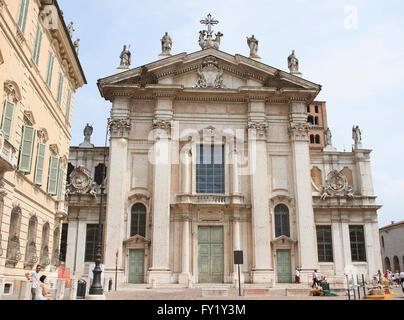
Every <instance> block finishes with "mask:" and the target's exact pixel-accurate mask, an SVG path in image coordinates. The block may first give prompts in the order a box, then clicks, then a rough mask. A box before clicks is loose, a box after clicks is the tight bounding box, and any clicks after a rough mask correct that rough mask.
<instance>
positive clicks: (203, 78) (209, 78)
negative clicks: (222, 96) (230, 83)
mask: <svg viewBox="0 0 404 320" xmlns="http://www.w3.org/2000/svg"><path fill="white" fill-rule="evenodd" d="M197 72H198V75H199V78H198V81H197V82H196V85H195V86H194V88H216V89H222V88H225V85H224V84H223V79H222V75H223V67H222V66H221V65H219V63H218V61H217V59H216V58H215V57H207V58H206V59H205V60H204V61H203V62H202V66H201V67H199V68H198V71H197Z"/></svg>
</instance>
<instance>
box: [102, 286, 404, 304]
mask: <svg viewBox="0 0 404 320" xmlns="http://www.w3.org/2000/svg"><path fill="white" fill-rule="evenodd" d="M393 291H394V293H395V294H394V295H393V299H394V300H403V301H404V294H403V292H402V291H401V289H400V288H394V289H393ZM228 292H229V294H228V296H225V297H220V296H214V297H212V296H210V297H202V289H201V288H193V289H133V288H131V289H120V290H118V291H111V292H109V293H107V294H106V299H107V300H169V301H170V300H348V296H346V295H345V293H339V295H338V296H336V297H313V296H309V295H294V296H284V295H275V294H270V295H262V296H258V295H256V296H246V297H244V296H241V297H240V296H239V293H238V290H237V289H236V288H230V289H229V291H228Z"/></svg>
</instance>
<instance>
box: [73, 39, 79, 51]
mask: <svg viewBox="0 0 404 320" xmlns="http://www.w3.org/2000/svg"><path fill="white" fill-rule="evenodd" d="M79 42H80V39H77V40H76V41H74V49H75V50H76V54H77V55H79Z"/></svg>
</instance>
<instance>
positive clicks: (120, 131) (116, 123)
mask: <svg viewBox="0 0 404 320" xmlns="http://www.w3.org/2000/svg"><path fill="white" fill-rule="evenodd" d="M108 126H109V130H110V133H111V138H126V139H128V138H129V132H130V130H131V129H132V124H131V121H130V119H129V118H124V119H109V120H108Z"/></svg>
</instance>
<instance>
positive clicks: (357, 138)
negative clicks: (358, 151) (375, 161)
mask: <svg viewBox="0 0 404 320" xmlns="http://www.w3.org/2000/svg"><path fill="white" fill-rule="evenodd" d="M352 139H353V140H354V142H355V147H357V146H360V145H361V144H362V132H361V129H359V126H356V127H355V126H354V127H353V128H352Z"/></svg>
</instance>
